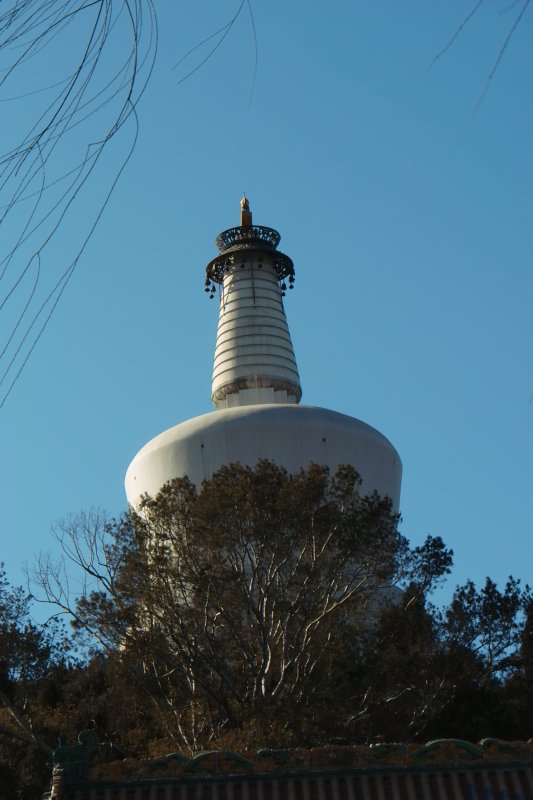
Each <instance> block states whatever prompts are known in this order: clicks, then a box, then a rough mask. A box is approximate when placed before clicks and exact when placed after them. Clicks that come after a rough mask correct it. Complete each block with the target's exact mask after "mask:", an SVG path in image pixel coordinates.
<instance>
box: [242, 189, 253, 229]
mask: <svg viewBox="0 0 533 800" xmlns="http://www.w3.org/2000/svg"><path fill="white" fill-rule="evenodd" d="M251 224H252V212H251V211H250V203H249V202H248V198H247V197H246V194H243V196H242V200H241V227H245V226H248V225H251Z"/></svg>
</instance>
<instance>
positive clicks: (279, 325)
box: [126, 196, 402, 509]
mask: <svg viewBox="0 0 533 800" xmlns="http://www.w3.org/2000/svg"><path fill="white" fill-rule="evenodd" d="M280 238H281V237H280V235H279V233H278V232H277V231H275V230H273V229H272V228H267V227H264V226H262V225H254V224H253V222H252V213H251V211H250V205H249V201H248V199H247V198H246V196H244V197H243V199H242V201H241V224H240V225H239V226H238V227H235V228H230V229H229V230H225V231H223V232H222V233H221V234H219V236H218V237H217V239H216V244H217V247H218V250H219V254H218V255H217V256H216V258H214V259H213V260H212V261H210V262H209V264H208V265H207V268H206V283H205V289H206V292H207V293H208V294H209V295H210V296H214V294H215V291H216V290H217V288H219V289H220V310H219V321H218V332H217V339H216V346H215V361H214V368H213V380H212V399H213V403H214V405H215V406H216V410H215V411H212V412H211V413H208V414H203V415H201V416H199V417H194V418H193V419H189V420H186V421H185V422H182V423H180V424H179V425H176V426H175V427H173V428H170V429H169V430H167V431H164V432H163V433H161V434H159V436H156V437H155V439H152V440H151V441H150V442H148V444H146V445H145V446H144V447H143V448H142V450H140V451H139V453H137V455H136V456H135V458H134V459H133V461H132V462H131V464H130V466H129V468H128V471H127V473H126V494H127V497H128V501H129V503H130V505H132V506H133V507H135V506H137V505H138V502H139V499H140V498H141V497H142V496H143V495H144V494H148V495H150V496H152V497H154V496H155V495H157V493H158V492H159V490H160V489H161V488H162V487H163V486H164V484H165V483H167V482H168V481H169V480H171V479H173V478H177V477H183V476H188V477H189V478H190V480H191V481H192V482H193V483H194V484H195V485H196V486H197V487H198V488H200V487H201V484H202V481H204V480H205V479H207V478H209V477H211V475H212V474H213V473H214V472H215V471H216V470H217V469H218V468H219V467H221V466H222V465H224V464H231V463H234V462H240V463H241V464H247V465H249V466H255V464H256V463H257V461H258V460H259V459H269V460H271V461H273V462H275V463H276V464H279V465H281V466H283V467H285V468H286V469H287V470H288V472H290V473H295V472H297V471H298V470H300V469H301V468H305V467H307V466H308V465H309V464H310V463H311V462H314V463H317V464H323V465H326V466H327V467H329V469H330V470H331V471H332V472H334V471H335V470H336V469H337V467H338V466H339V465H340V464H351V465H353V466H354V467H355V468H356V469H357V471H358V472H359V474H360V476H361V478H362V484H361V490H362V491H363V492H364V493H370V492H373V491H374V490H375V491H377V492H378V493H379V494H380V495H382V496H388V497H390V498H391V500H392V503H393V506H394V508H395V509H397V508H398V505H399V499H400V484H401V474H402V466H401V461H400V457H399V455H398V453H397V451H396V450H395V448H394V447H393V445H392V444H391V443H390V442H389V441H388V440H387V439H386V438H385V436H383V435H382V434H381V433H379V431H377V430H376V429H375V428H372V427H371V426H370V425H367V424H366V423H365V422H361V421H360V420H357V419H354V418H353V417H350V416H347V415H345V414H340V413H338V412H337V411H330V410H329V409H325V408H317V407H315V406H310V405H302V404H301V403H300V399H301V397H302V389H301V384H300V376H299V373H298V367H297V364H296V358H295V355H294V349H293V346H292V341H291V336H290V333H289V328H288V325H287V319H286V316H285V309H284V303H283V297H284V296H285V293H286V291H287V290H288V289H292V288H293V286H294V278H295V272H294V265H293V262H292V260H291V259H290V258H289V257H288V256H286V255H285V254H284V253H282V252H280V251H279V250H278V249H277V248H278V244H279V242H280Z"/></svg>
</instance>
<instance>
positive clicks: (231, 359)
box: [206, 195, 302, 408]
mask: <svg viewBox="0 0 533 800" xmlns="http://www.w3.org/2000/svg"><path fill="white" fill-rule="evenodd" d="M279 240H280V235H279V233H278V232H277V231H275V230H273V229H272V228H265V227H263V226H260V225H253V224H252V213H251V211H250V205H249V202H248V199H247V197H246V195H244V197H243V198H242V200H241V224H240V226H239V227H238V228H230V229H229V230H226V231H223V232H222V233H221V234H220V235H219V236H218V237H217V246H218V249H219V251H220V255H219V256H218V257H217V258H215V259H213V261H211V262H210V263H209V264H208V266H207V270H206V273H207V278H206V290H207V291H211V295H212V296H213V294H214V289H215V286H216V284H218V285H219V286H220V315H219V321H218V332H217V341H216V348H215V363H214V367H213V383H212V398H213V403H214V404H215V405H216V407H217V408H232V407H234V406H242V405H256V404H261V403H298V402H299V401H300V398H301V396H302V390H301V387H300V376H299V375H298V368H297V366H296V359H295V357H294V350H293V347H292V341H291V336H290V333H289V328H288V325H287V320H286V317H285V310H284V308H283V295H284V294H285V290H286V288H287V283H286V281H287V282H288V283H289V286H290V288H292V285H293V282H294V267H293V263H292V261H291V259H290V258H289V257H288V256H286V255H284V254H283V253H280V252H279V251H278V250H277V249H276V248H277V245H278V242H279Z"/></svg>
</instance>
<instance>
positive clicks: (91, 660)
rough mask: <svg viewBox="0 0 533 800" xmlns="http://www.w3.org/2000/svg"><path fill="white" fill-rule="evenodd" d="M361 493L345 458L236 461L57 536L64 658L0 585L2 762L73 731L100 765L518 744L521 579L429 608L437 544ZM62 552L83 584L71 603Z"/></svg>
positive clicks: (49, 632) (528, 686)
mask: <svg viewBox="0 0 533 800" xmlns="http://www.w3.org/2000/svg"><path fill="white" fill-rule="evenodd" d="M360 489H361V482H360V479H359V476H358V475H357V473H356V472H355V471H354V470H353V469H352V468H350V467H342V468H340V469H339V470H338V472H337V473H336V474H335V475H330V474H329V472H328V470H327V469H326V468H324V467H320V466H317V465H310V467H309V468H308V469H307V470H304V471H301V472H300V473H298V474H296V475H289V474H288V473H287V472H286V471H285V470H284V469H282V468H281V467H278V466H276V465H275V464H273V463H271V462H268V461H263V462H260V463H259V464H258V465H257V467H256V468H254V469H252V468H250V467H245V466H242V465H240V464H233V465H230V466H227V467H223V468H221V469H220V470H219V471H218V472H217V473H216V474H215V475H214V476H213V477H212V478H211V479H210V480H208V481H205V482H204V484H203V485H202V487H201V489H200V490H199V491H197V489H196V488H195V487H194V486H193V485H192V484H191V483H190V482H189V481H188V480H187V479H185V478H184V479H177V480H174V481H172V482H171V483H169V484H168V485H166V486H165V487H164V488H163V490H162V491H161V492H160V494H159V495H158V496H157V497H156V498H150V497H145V498H144V499H143V501H142V504H141V508H139V509H138V511H137V512H135V511H133V510H130V512H129V513H127V514H125V515H124V516H123V517H121V518H120V519H118V520H107V519H106V518H105V516H103V515H101V514H89V515H84V514H82V515H80V516H79V517H77V518H75V519H71V520H70V521H68V522H67V523H64V524H63V525H61V526H59V527H58V528H56V537H57V538H58V540H59V542H60V543H61V547H62V549H63V553H64V555H65V561H63V562H60V563H56V562H54V561H53V560H52V559H50V558H48V557H47V558H41V559H40V561H39V563H38V565H37V568H36V570H35V575H34V581H35V587H34V592H35V593H36V594H37V593H39V592H40V593H41V594H40V596H41V599H45V600H47V601H48V602H53V603H55V606H56V610H58V611H62V612H64V613H67V614H68V615H69V616H70V620H71V622H72V625H73V628H74V642H75V643H74V648H75V652H76V654H77V659H73V658H72V657H69V656H68V647H69V645H68V643H67V642H66V640H65V638H64V636H63V635H62V634H60V632H58V631H54V630H53V628H50V627H49V626H48V627H44V628H41V627H39V626H34V625H32V624H31V623H30V622H29V620H28V617H27V613H28V598H27V597H26V596H25V595H24V593H22V591H21V590H16V589H15V590H13V589H10V588H9V587H8V586H7V584H5V583H2V584H1V585H0V638H1V640H2V641H1V644H2V651H1V652H2V654H3V655H2V660H1V662H0V663H1V665H2V680H3V683H2V687H3V688H2V695H0V702H1V703H2V705H3V706H4V708H3V710H0V714H1V723H2V724H1V727H0V764H1V765H2V767H1V768H2V769H4V770H5V771H6V774H8V773H9V774H10V775H12V774H14V772H16V771H17V770H18V771H19V772H20V763H21V760H24V758H25V759H29V761H30V762H31V763H32V764H34V766H35V764H40V767H39V769H34V773H33V774H34V775H37V776H38V775H43V774H44V773H45V772H46V763H45V762H46V757H47V753H48V752H49V750H50V748H51V747H53V746H55V745H56V743H57V742H58V739H60V740H61V741H65V739H67V740H73V739H74V737H75V735H76V732H77V731H79V730H81V729H82V728H92V729H94V730H96V731H97V734H98V737H99V740H100V741H101V742H103V743H105V745H106V747H105V748H103V749H102V751H101V752H102V754H103V755H101V757H105V753H109V752H112V751H116V752H118V753H119V754H123V755H124V754H133V755H138V756H149V755H159V754H161V753H162V752H166V751H168V750H176V749H179V750H182V751H183V752H197V751H199V750H202V749H206V748H209V749H212V748H217V747H220V748H223V747H224V748H229V749H234V750H245V749H248V748H251V747H263V746H278V747H279V746H291V745H292V746H295V745H298V746H312V745H315V744H319V743H324V742H328V741H330V742H331V741H336V742H339V741H345V742H350V743H366V742H372V741H401V740H403V741H412V740H424V739H427V738H431V737H436V736H457V737H460V738H471V739H476V738H480V737H481V736H484V735H493V736H502V737H504V738H505V737H507V738H519V737H527V736H528V735H529V734H528V732H527V730H526V728H527V718H526V716H525V715H524V713H523V709H527V708H529V709H531V708H532V705H533V684H532V675H533V671H532V663H531V651H532V648H531V639H532V637H531V630H530V629H531V619H532V618H533V613H532V609H533V603H532V598H531V593H530V591H529V589H528V587H525V588H524V589H522V588H521V587H520V584H519V582H518V581H517V580H515V579H512V578H510V579H509V581H508V582H507V584H506V586H505V587H503V589H499V588H498V587H497V586H496V585H495V584H494V583H493V582H492V581H491V580H490V579H487V581H486V583H485V585H484V586H483V587H481V588H480V589H478V588H476V587H475V586H474V584H472V583H471V582H467V583H466V584H465V585H464V586H461V587H458V588H457V589H456V591H455V594H454V596H453V599H452V602H451V603H450V605H449V606H447V607H445V608H442V609H438V608H435V607H434V606H432V605H431V603H430V602H429V599H428V597H429V595H430V593H431V592H432V590H433V589H434V587H435V586H436V585H437V584H438V583H439V581H441V580H443V579H444V578H445V577H446V576H447V575H448V573H449V572H450V570H451V566H452V553H451V551H449V550H448V549H447V548H446V547H445V545H444V543H443V542H442V540H441V539H440V538H438V537H430V536H428V538H427V539H426V541H425V542H424V543H423V545H421V546H419V547H411V546H410V545H409V543H408V541H407V539H406V538H405V537H404V536H403V535H402V534H401V533H400V532H399V530H398V524H399V518H398V516H397V515H396V514H395V513H393V510H392V508H391V505H390V502H389V501H388V500H387V499H384V498H381V497H379V496H378V495H376V494H372V495H364V494H363V493H362V492H361V491H360ZM68 563H70V565H71V567H72V566H76V567H77V569H78V571H79V570H80V569H81V571H82V574H83V575H84V576H85V579H86V582H85V588H84V591H83V592H82V594H81V596H80V595H78V596H77V597H74V598H70V597H69V592H68V584H67V577H68V574H69V567H68ZM82 652H84V653H85V655H84V657H83V658H82V657H81V655H80V654H81V653H82ZM28 743H30V744H31V745H32V747H31V753H30V755H28V747H27V745H28ZM106 748H107V749H106ZM22 753H24V757H22V755H21V754H22ZM39 770H40V772H39ZM10 771H11V772H10ZM24 785H26V786H27V787H29V788H28V789H27V790H28V792H30V788H31V791H34V790H35V788H36V784H35V780H34V782H33V783H32V781H31V780H29V779H28V781H27V783H26V784H24ZM40 788H42V785H41V786H40ZM21 791H22V790H21ZM24 791H26V790H24ZM20 796H21V797H22V796H26V795H24V794H21V795H20ZM27 796H28V797H29V796H31V793H29V794H28V795H27Z"/></svg>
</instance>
